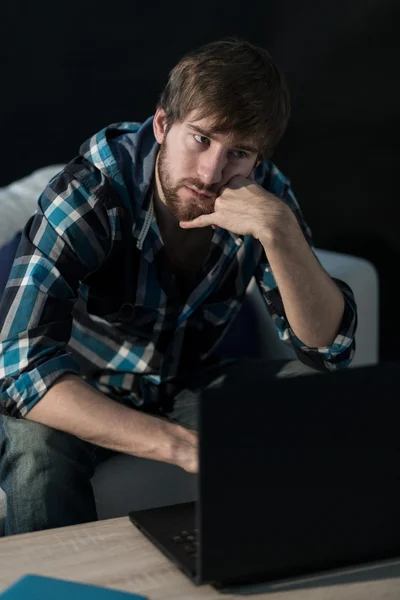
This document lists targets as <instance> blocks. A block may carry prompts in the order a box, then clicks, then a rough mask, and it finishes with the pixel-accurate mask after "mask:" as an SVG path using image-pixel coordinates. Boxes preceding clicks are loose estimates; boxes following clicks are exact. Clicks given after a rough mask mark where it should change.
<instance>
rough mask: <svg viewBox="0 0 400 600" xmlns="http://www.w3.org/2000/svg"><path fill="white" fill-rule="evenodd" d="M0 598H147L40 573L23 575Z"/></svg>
mask: <svg viewBox="0 0 400 600" xmlns="http://www.w3.org/2000/svg"><path fill="white" fill-rule="evenodd" d="M0 598H1V600H71V599H73V600H148V598H146V597H145V596H137V595H136V594H128V592H119V591H118V590H110V589H108V588H103V587H98V586H97V585H89V584H87V583H77V582H75V581H65V580H64V579H53V578H52V577H42V576H40V575H25V576H24V577H22V578H21V579H18V580H17V581H16V582H15V583H13V584H12V585H11V586H10V587H8V588H7V589H6V590H4V592H3V593H2V594H0Z"/></svg>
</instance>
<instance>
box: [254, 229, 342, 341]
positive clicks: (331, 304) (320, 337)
mask: <svg viewBox="0 0 400 600" xmlns="http://www.w3.org/2000/svg"><path fill="white" fill-rule="evenodd" d="M260 242H261V243H262V244H263V246H264V250H265V253H266V255H267V259H268V262H269V264H270V267H271V270H272V273H273V274H274V277H275V281H276V283H277V286H278V288H279V291H280V294H281V297H282V302H283V306H284V308H285V313H286V317H287V319H288V322H289V325H290V327H291V329H292V330H293V332H294V334H295V335H296V336H297V337H298V338H299V339H300V340H301V341H302V342H303V343H304V344H305V345H307V346H308V347H310V348H317V347H321V346H330V345H331V344H332V342H333V341H334V339H335V337H336V335H337V333H338V330H339V327H340V323H341V320H342V317H343V311H344V298H343V294H342V292H341V290H340V289H339V288H338V286H337V285H336V283H335V282H334V281H333V280H332V279H331V277H330V276H329V275H328V273H326V271H325V270H324V269H323V268H322V267H321V265H320V264H319V262H318V260H317V258H316V257H315V255H314V253H313V251H312V250H311V248H310V246H309V245H308V243H307V241H306V240H305V238H304V236H303V233H302V231H301V229H300V227H299V226H298V224H297V221H296V222H295V223H294V222H293V221H292V219H291V218H290V219H289V222H287V227H285V228H284V229H283V230H282V231H281V232H275V235H274V236H273V237H271V235H268V236H266V237H265V238H261V237H260Z"/></svg>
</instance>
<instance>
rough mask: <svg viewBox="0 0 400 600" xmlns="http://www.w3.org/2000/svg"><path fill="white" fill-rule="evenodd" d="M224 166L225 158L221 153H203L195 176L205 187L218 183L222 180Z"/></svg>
mask: <svg viewBox="0 0 400 600" xmlns="http://www.w3.org/2000/svg"><path fill="white" fill-rule="evenodd" d="M225 166H226V157H224V156H223V155H222V154H221V153H211V151H208V152H204V154H203V155H202V157H201V159H200V163H199V166H198V169H197V175H198V177H199V179H201V181H202V182H203V183H204V184H205V185H212V184H213V183H219V182H220V181H221V180H222V173H223V171H224V168H225Z"/></svg>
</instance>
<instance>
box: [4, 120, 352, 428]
mask: <svg viewBox="0 0 400 600" xmlns="http://www.w3.org/2000/svg"><path fill="white" fill-rule="evenodd" d="M152 121H153V117H150V118H149V119H147V121H146V122H145V123H144V124H140V123H117V124H114V125H110V126H109V127H106V128H104V129H103V130H102V131H100V132H99V133H97V134H95V135H94V136H93V137H91V138H90V139H89V140H87V141H86V142H85V143H84V144H83V145H82V146H81V148H80V153H79V155H78V156H76V157H75V158H74V159H73V160H72V161H71V162H70V163H69V164H68V165H67V166H66V167H65V168H64V169H63V170H62V171H61V172H60V173H59V174H58V175H57V176H56V177H54V178H53V179H52V180H51V181H50V182H49V183H48V185H47V187H46V188H45V190H44V191H43V193H42V194H41V196H40V197H39V199H38V205H37V210H36V212H35V214H34V215H33V216H32V218H31V219H30V220H29V222H28V223H27V225H26V226H25V228H24V231H23V238H22V240H21V244H20V246H19V249H18V251H17V255H16V258H15V261H14V264H13V267H12V270H11V273H10V277H9V280H8V284H7V287H6V290H5V292H4V295H3V298H2V302H1V305H0V332H1V334H0V409H1V412H3V413H4V414H7V415H10V416H13V417H17V418H22V417H24V416H25V415H26V414H27V413H28V412H29V410H30V409H31V408H32V407H33V406H35V404H36V403H37V402H39V401H40V399H41V398H42V396H43V395H44V394H45V393H46V392H47V390H48V389H49V388H50V387H51V386H52V385H53V384H54V382H55V381H56V380H57V379H58V378H59V377H61V376H62V375H64V374H66V373H76V374H80V375H81V376H82V377H83V378H85V379H86V380H87V381H88V382H89V383H90V384H91V385H93V386H95V387H96V388H97V389H99V390H101V391H103V392H105V393H106V394H108V395H109V396H110V397H113V398H115V399H116V400H121V399H123V401H124V402H126V403H128V404H130V405H132V406H135V407H139V406H141V405H142V404H143V402H145V401H144V400H143V398H142V397H141V396H140V394H138V393H137V389H138V388H137V385H135V384H137V382H138V380H141V381H147V382H150V383H152V384H155V385H159V384H160V383H161V382H168V381H174V380H175V378H176V377H179V375H181V374H184V373H189V372H193V371H195V370H196V369H198V368H200V367H201V365H202V364H205V363H206V362H207V360H209V359H210V358H212V356H213V353H214V351H215V348H216V347H217V346H218V344H219V342H220V341H221V339H222V338H223V336H224V334H225V332H226V330H227V328H228V326H229V324H230V323H231V321H232V319H233V318H234V317H235V315H236V314H237V313H238V311H239V309H240V307H241V305H242V302H243V299H244V296H245V293H246V289H247V287H248V284H249V282H250V280H251V279H252V277H253V276H255V278H256V281H257V284H258V286H259V288H260V290H261V292H262V295H263V298H264V300H265V303H266V306H267V308H268V310H269V311H270V313H271V315H272V318H273V321H274V323H275V326H276V328H277V331H278V333H279V336H280V338H281V339H282V340H284V341H285V342H287V343H289V344H291V345H292V346H293V347H294V349H295V351H296V353H297V356H298V357H299V358H300V359H301V360H302V361H303V362H306V363H307V364H311V365H314V366H315V367H316V368H318V369H323V370H324V369H325V370H334V369H338V368H343V367H347V366H348V365H349V363H350V361H351V359H352V357H353V354H354V334H355V329H356V322H357V316H356V306H355V302H354V297H353V294H352V291H351V290H350V288H349V287H348V286H347V285H346V284H345V283H343V282H341V281H339V280H336V282H337V284H338V286H339V287H340V289H341V290H342V292H343V295H344V299H345V310H344V314H343V319H342V324H341V327H340V331H339V333H338V335H337V337H336V339H335V340H334V342H333V344H332V345H331V346H329V347H321V348H310V347H307V346H306V345H305V344H303V343H302V341H301V340H299V339H298V338H297V337H296V336H295V335H294V333H293V331H292V330H291V328H290V325H289V323H288V320H287V318H286V315H285V310H284V307H283V303H282V300H281V297H280V294H279V289H278V288H277V285H276V282H275V279H274V275H273V273H272V272H271V269H270V267H269V264H268V260H267V257H266V256H265V253H264V250H263V248H262V246H261V244H260V243H259V242H258V241H257V240H254V239H253V238H252V237H250V236H239V235H235V234H233V233H230V232H229V231H226V230H223V229H220V228H217V229H216V230H215V231H214V234H213V238H212V242H211V247H210V251H209V254H208V257H207V259H206V262H205V264H204V266H203V269H202V271H201V273H200V274H199V277H198V280H197V282H196V284H195V286H194V289H193V290H192V292H191V293H189V295H188V296H187V297H185V296H184V295H182V293H181V292H180V291H179V288H178V286H177V281H176V278H175V276H174V274H173V273H172V272H171V269H170V268H169V266H168V262H167V259H166V255H165V252H164V248H163V242H162V238H161V236H160V232H159V229H158V226H157V222H156V220H155V217H154V209H153V203H152V193H151V191H152V181H153V175H154V167H155V160H156V156H157V152H158V148H159V146H158V144H157V142H156V140H155V138H154V134H153V129H152ZM255 181H256V182H257V183H258V184H259V185H262V186H263V187H264V188H265V189H266V190H269V191H270V192H272V193H273V194H275V195H276V196H278V197H280V198H282V199H283V200H284V201H285V202H286V203H287V204H288V206H289V207H290V208H291V209H292V211H293V212H294V214H295V215H296V217H297V220H298V222H299V224H300V227H301V229H302V231H303V234H304V236H305V238H306V239H307V241H308V243H309V244H310V246H311V247H313V244H312V240H311V233H310V230H309V228H308V226H307V224H306V223H305V221H304V218H303V215H302V212H301V210H300V208H299V206H298V203H297V201H296V199H295V197H294V195H293V192H292V190H291V187H290V184H289V181H288V179H287V178H286V177H285V176H284V175H283V174H282V173H281V172H280V171H279V170H278V169H277V167H276V166H275V165H274V164H273V163H272V162H271V161H268V160H266V161H264V162H263V163H261V164H260V165H259V166H258V167H257V169H256V171H255ZM135 282H136V283H135ZM135 390H136V391H135Z"/></svg>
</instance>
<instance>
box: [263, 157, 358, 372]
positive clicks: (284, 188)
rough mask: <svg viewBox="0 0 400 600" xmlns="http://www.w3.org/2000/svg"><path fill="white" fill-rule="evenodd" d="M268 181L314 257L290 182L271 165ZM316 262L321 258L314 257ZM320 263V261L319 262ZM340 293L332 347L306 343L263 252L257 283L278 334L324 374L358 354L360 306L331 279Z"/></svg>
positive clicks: (342, 284)
mask: <svg viewBox="0 0 400 600" xmlns="http://www.w3.org/2000/svg"><path fill="white" fill-rule="evenodd" d="M270 165H271V168H270V170H269V171H268V181H267V182H266V185H264V187H265V188H266V189H268V191H270V192H272V193H273V194H275V195H276V196H278V197H280V198H282V200H284V201H285V202H286V204H287V205H288V206H289V207H290V208H291V210H292V211H293V213H294V214H295V216H296V218H297V221H298V223H299V225H300V228H301V230H302V232H303V235H304V237H305V239H306V240H307V242H308V244H309V245H310V247H311V249H312V250H313V252H314V254H315V246H314V243H313V241H312V235H311V231H310V228H309V226H308V225H307V223H306V221H305V219H304V216H303V213H302V211H301V209H300V206H299V204H298V202H297V200H296V198H295V196H294V194H293V191H292V189H291V187H290V183H289V180H288V179H287V178H286V177H285V176H284V175H283V174H282V173H281V172H280V171H279V169H277V167H276V166H275V165H273V164H272V163H270ZM315 256H316V258H317V260H318V257H317V255H316V254H315ZM319 262H320V261H319ZM332 279H333V281H335V283H336V284H337V286H338V287H339V289H340V290H341V292H342V294H343V298H344V312H343V317H342V321H341V324H340V328H339V332H338V334H337V336H336V338H335V339H334V341H333V343H332V344H331V345H330V346H321V347H318V348H313V347H309V346H307V345H306V344H304V343H303V342H302V341H301V340H300V339H299V338H298V337H297V336H296V335H295V334H294V332H293V330H292V329H291V327H290V325H289V322H288V319H287V317H286V313H285V309H284V306H283V302H282V298H281V295H280V292H279V289H278V287H277V284H276V281H275V278H274V275H273V273H272V270H271V268H270V265H269V263H268V260H267V257H266V254H265V252H262V256H261V260H260V262H259V266H258V271H257V274H256V280H257V283H258V285H259V287H260V290H261V293H262V295H263V297H264V300H265V302H266V304H267V307H268V309H269V312H270V314H271V317H272V319H273V321H274V323H275V327H276V329H277V332H278V335H279V337H280V339H281V340H282V341H284V342H285V343H288V344H290V345H291V346H292V347H293V348H294V350H295V352H296V355H297V357H298V358H299V360H301V361H302V362H303V363H305V364H307V365H309V366H311V367H314V368H315V369H318V370H321V371H334V370H336V369H342V368H346V367H347V366H349V364H350V363H351V361H352V359H353V356H354V353H355V332H356V328H357V307H356V302H355V299H354V294H353V292H352V290H351V288H350V287H349V286H348V285H347V284H346V283H345V282H344V281H341V280H340V279H336V278H334V277H332Z"/></svg>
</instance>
